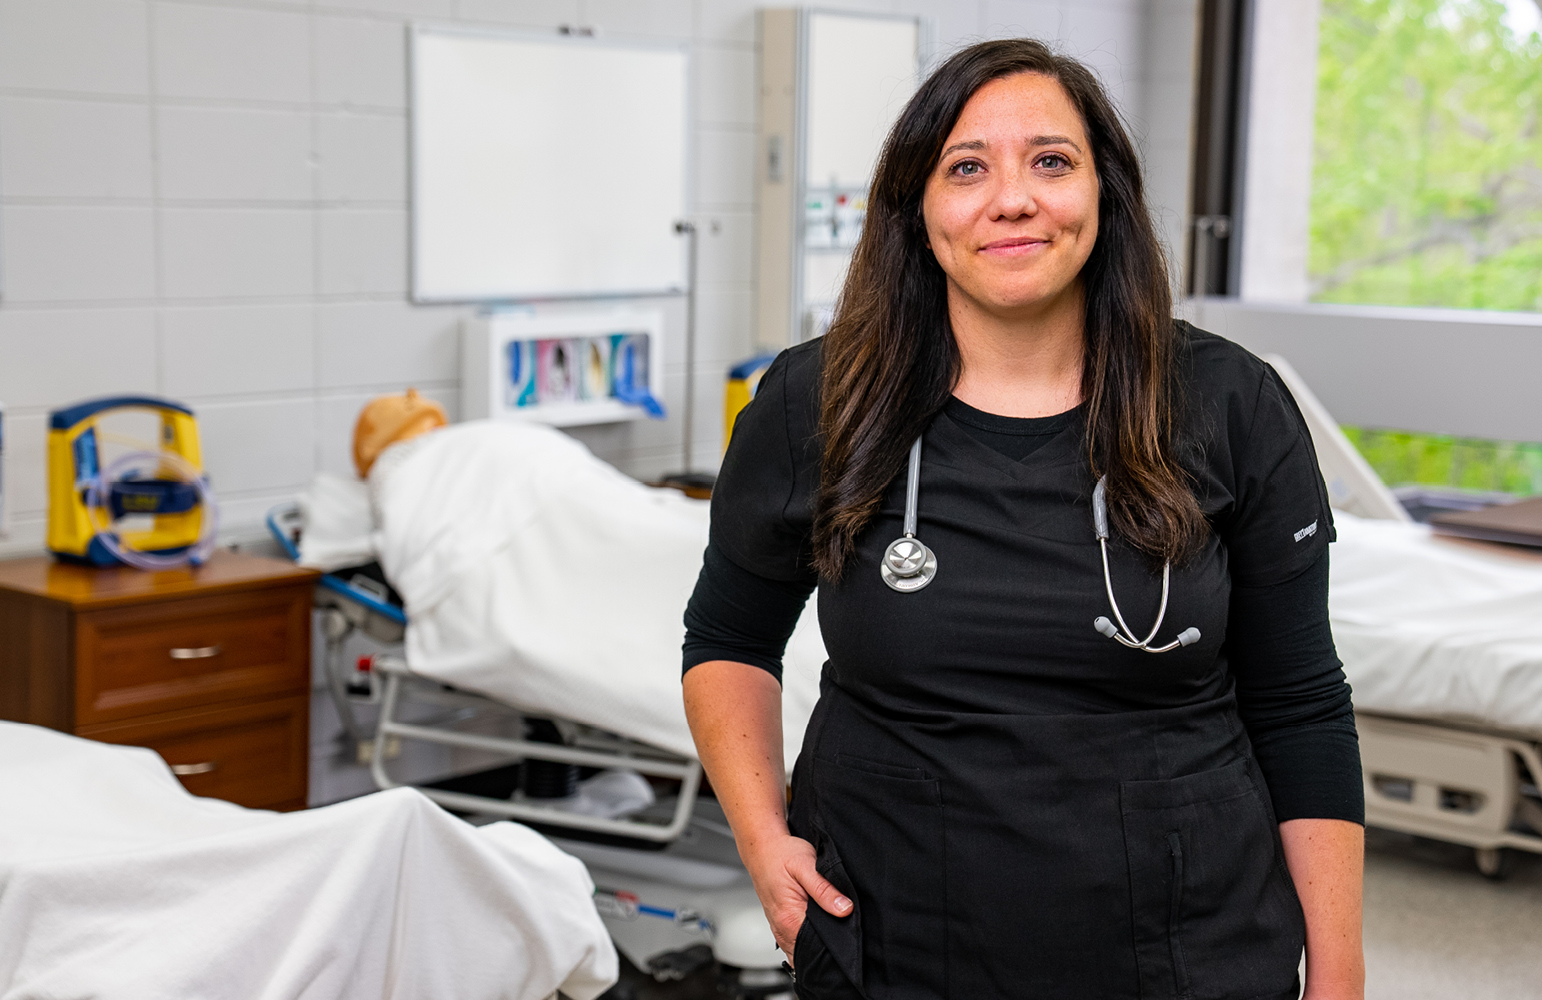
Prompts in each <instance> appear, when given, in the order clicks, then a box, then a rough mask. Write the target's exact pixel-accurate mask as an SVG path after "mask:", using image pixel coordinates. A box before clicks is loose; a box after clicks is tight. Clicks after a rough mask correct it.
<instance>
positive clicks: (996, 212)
mask: <svg viewBox="0 0 1542 1000" xmlns="http://www.w3.org/2000/svg"><path fill="white" fill-rule="evenodd" d="M997 178H998V183H997V185H996V190H995V191H994V192H992V199H991V206H990V208H991V212H990V216H991V219H992V220H995V221H1002V222H1011V221H1012V220H1013V219H1021V218H1032V217H1033V216H1034V215H1036V214H1038V211H1039V205H1038V202H1037V200H1036V199H1035V198H1034V195H1033V175H1032V174H1031V173H1030V172H1029V171H1027V170H1024V169H1022V168H1021V167H1008V168H1006V169H1003V170H1002V171H1000V172H999V173H998V174H997Z"/></svg>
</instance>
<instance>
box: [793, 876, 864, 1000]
mask: <svg viewBox="0 0 1542 1000" xmlns="http://www.w3.org/2000/svg"><path fill="white" fill-rule="evenodd" d="M818 907H819V904H818V903H815V902H814V901H813V900H810V901H809V909H810V910H814V909H818ZM792 964H793V978H794V982H793V992H794V993H795V994H796V995H797V998H798V1000H866V998H865V997H864V996H863V995H862V993H861V991H860V990H858V989H857V988H856V987H855V986H853V985H851V979H850V978H848V977H847V975H846V973H845V972H843V971H841V967H840V965H839V964H838V963H837V962H836V961H835V958H834V956H832V955H831V954H830V949H828V948H826V947H825V945H824V942H823V941H822V940H820V937H819V932H818V931H816V930H814V923H813V921H811V920H809V918H808V917H807V916H805V917H804V918H803V926H802V927H800V928H798V937H797V940H795V941H794V942H793V945H792Z"/></svg>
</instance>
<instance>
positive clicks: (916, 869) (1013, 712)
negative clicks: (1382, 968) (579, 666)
mask: <svg viewBox="0 0 1542 1000" xmlns="http://www.w3.org/2000/svg"><path fill="white" fill-rule="evenodd" d="M1176 335H1177V338H1178V342H1179V346H1180V349H1179V352H1178V366H1179V371H1180V373H1181V381H1182V384H1183V390H1184V391H1183V400H1184V402H1183V407H1182V410H1181V413H1182V421H1183V422H1182V426H1181V433H1180V435H1179V436H1180V440H1182V441H1183V442H1185V455H1187V456H1190V458H1189V461H1190V464H1191V465H1192V468H1191V469H1190V472H1191V473H1192V475H1193V476H1194V478H1195V494H1196V496H1197V498H1198V499H1199V502H1200V506H1201V508H1202V510H1203V511H1204V513H1205V514H1206V516H1207V518H1208V520H1209V522H1210V525H1211V526H1212V529H1213V530H1212V532H1211V533H1210V535H1209V537H1208V539H1207V541H1206V542H1205V544H1204V547H1203V548H1202V549H1201V551H1200V552H1199V554H1198V555H1197V556H1195V557H1193V558H1191V559H1190V560H1188V561H1186V562H1185V563H1184V564H1183V565H1181V566H1175V567H1173V569H1172V576H1171V592H1170V598H1169V602H1168V608H1167V615H1166V619H1165V622H1164V624H1163V626H1162V628H1161V630H1160V631H1159V632H1158V634H1157V636H1156V638H1155V640H1154V642H1153V645H1161V644H1165V643H1167V642H1170V641H1171V640H1172V639H1174V638H1175V637H1176V636H1177V634H1178V633H1179V632H1181V631H1182V630H1184V629H1186V628H1190V627H1195V628H1198V629H1199V631H1200V633H1201V636H1202V638H1201V639H1200V641H1199V642H1197V643H1195V644H1193V645H1191V646H1188V647H1184V648H1181V649H1178V650H1174V651H1172V652H1169V653H1163V654H1158V655H1153V654H1150V653H1146V652H1142V651H1139V650H1132V649H1127V648H1125V647H1123V646H1121V645H1119V644H1118V643H1116V642H1114V641H1113V640H1112V639H1109V638H1107V637H1105V636H1103V635H1101V634H1099V633H1098V632H1097V631H1096V630H1095V629H1094V628H1093V625H1092V622H1093V619H1094V618H1096V617H1098V616H1100V615H1111V612H1110V609H1109V605H1108V598H1107V596H1106V593H1105V590H1104V581H1103V566H1102V562H1101V559H1100V556H1099V547H1098V544H1097V540H1096V536H1095V534H1094V532H1093V527H1092V514H1091V495H1092V489H1093V486H1094V481H1093V479H1092V476H1091V474H1090V471H1089V470H1088V468H1087V460H1086V454H1085V442H1084V435H1085V430H1086V427H1085V418H1084V412H1083V409H1082V408H1077V409H1075V410H1072V411H1070V412H1069V413H1067V414H1065V415H1063V416H1062V418H1061V426H1060V427H1059V428H1058V430H1057V431H1056V432H1055V433H1053V434H1052V435H1048V436H1047V440H1043V441H1042V442H1038V443H1037V444H1036V446H1035V447H1033V448H1031V449H1030V450H1028V453H1027V454H1026V456H1025V457H1023V458H1022V459H1021V460H1015V459H1014V458H1011V457H1008V455H1005V454H1003V453H1002V452H1001V451H1000V450H998V449H997V448H993V447H991V446H990V445H988V444H986V443H983V442H982V440H981V439H980V437H979V435H978V433H972V432H971V431H974V432H978V431H979V430H980V428H978V427H976V428H969V427H965V426H963V423H965V422H967V421H968V420H969V414H968V412H967V408H965V410H963V411H961V410H960V409H959V408H958V407H949V408H945V409H944V410H943V411H942V412H941V413H939V414H938V415H937V417H936V418H935V419H934V420H933V421H932V423H931V424H930V425H929V426H928V427H927V429H926V430H925V432H924V435H923V446H922V459H921V472H920V503H919V524H918V530H917V535H918V537H919V538H920V539H921V540H922V541H924V542H925V543H926V544H927V545H929V546H930V547H931V548H932V550H933V551H934V552H935V553H936V556H937V561H938V570H937V575H936V578H935V579H934V580H933V581H932V582H931V584H930V585H928V586H927V587H925V588H924V589H922V590H920V591H917V592H914V593H908V594H905V593H897V592H895V591H893V590H891V589H890V588H889V587H887V586H886V585H885V584H884V583H883V581H882V579H881V577H880V573H879V560H880V558H881V557H882V555H883V552H884V549H885V548H886V546H887V545H888V544H889V542H890V541H892V540H893V539H894V538H896V537H899V536H900V534H901V533H902V519H903V515H904V500H905V475H904V472H903V470H900V474H899V475H897V476H896V478H895V480H894V482H893V483H892V484H891V487H890V488H889V490H888V492H887V494H886V496H885V498H884V501H883V504H882V507H881V509H880V510H879V512H878V514H877V515H876V516H875V517H874V518H873V520H872V522H871V523H870V524H869V526H868V527H867V528H866V529H865V530H864V532H863V533H862V534H861V536H860V537H859V539H858V543H857V551H856V555H855V557H854V558H853V560H852V562H851V563H850V564H849V565H848V567H847V568H846V571H845V573H844V574H843V576H842V577H841V578H840V579H839V580H835V581H831V580H817V582H818V584H819V590H818V594H819V616H820V626H821V631H822V632H823V635H824V640H825V645H826V648H827V650H828V652H829V660H828V662H827V663H826V665H825V671H824V676H823V681H822V687H821V698H820V702H819V705H818V707H817V708H816V710H815V714H814V717H813V719H812V720H811V722H810V725H809V729H808V733H807V736H806V737H805V745H804V752H803V754H802V755H801V756H800V758H799V761H798V764H797V767H796V769H795V771H794V775H793V805H792V809H791V814H790V816H789V824H790V826H791V827H792V828H793V831H794V832H795V833H796V834H798V835H799V836H803V837H806V838H807V839H809V840H810V841H812V842H813V843H814V845H815V848H816V851H817V852H818V855H819V868H820V871H821V872H822V873H824V874H825V875H826V877H827V878H830V879H831V881H832V882H834V883H835V884H836V885H837V887H838V888H840V889H841V890H842V891H843V892H845V893H847V894H848V895H849V896H850V897H851V898H852V899H853V900H854V901H855V903H856V907H855V911H854V913H853V915H852V916H851V917H848V918H845V919H837V918H834V917H831V916H830V915H828V914H826V913H824V912H823V911H822V910H820V909H819V908H818V907H817V906H811V907H810V910H809V914H808V919H807V920H806V921H805V924H804V927H803V930H802V931H800V933H799V937H798V945H797V958H796V964H797V965H798V967H799V970H800V986H799V992H800V994H803V995H804V996H847V995H852V996H856V995H864V994H865V995H867V996H870V997H917V998H921V997H926V998H932V997H969V998H975V997H994V996H1001V997H1014V996H1033V997H1067V998H1069V997H1111V998H1112V997H1130V998H1135V997H1153V996H1164V997H1165V996H1173V997H1189V996H1192V997H1217V998H1219V997H1236V998H1239V1000H1240V998H1253V997H1275V996H1279V997H1285V996H1294V995H1295V994H1294V993H1293V992H1292V991H1293V990H1294V989H1295V988H1296V983H1295V977H1296V967H1297V962H1298V959H1299V956H1300V951H1301V945H1302V941H1303V926H1302V916H1301V911H1300V907H1299V904H1298V902H1297V901H1296V898H1295V894H1294V888H1293V886H1292V885H1291V882H1290V878H1289V875H1288V872H1287V871H1286V869H1285V867H1284V862H1283V856H1282V854H1281V852H1280V849H1279V841H1278V834H1277V831H1276V821H1275V815H1274V813H1273V810H1272V807H1271V804H1270V800H1269V795H1268V790H1267V788H1266V787H1265V784H1264V780H1263V776H1262V774H1261V773H1260V771H1259V769H1258V766H1257V764H1256V762H1255V760H1254V757H1253V753H1252V747H1251V744H1250V743H1249V740H1248V736H1247V733H1246V731H1245V728H1244V727H1243V725H1242V724H1241V721H1240V716H1239V713H1238V709H1237V703H1236V698H1235V695H1234V690H1233V688H1234V682H1233V678H1232V676H1231V672H1230V671H1229V669H1228V661H1227V651H1228V643H1227V625H1228V617H1229V614H1228V612H1229V605H1230V598H1231V594H1232V591H1233V588H1247V587H1267V586H1269V585H1270V584H1273V583H1278V582H1281V581H1286V580H1290V579H1292V578H1294V577H1298V576H1300V575H1301V574H1302V573H1303V571H1305V570H1306V569H1308V568H1309V567H1311V566H1313V565H1314V564H1316V563H1318V562H1319V561H1320V559H1321V557H1322V556H1323V553H1324V550H1325V547H1326V546H1327V544H1328V542H1329V541H1330V540H1331V539H1332V537H1333V523H1332V519H1331V514H1330V512H1329V508H1328V503H1327V496H1326V491H1325V490H1324V488H1323V484H1322V478H1321V475H1320V474H1319V472H1318V468H1317V461H1316V456H1315V454H1314V452H1313V449H1312V445H1311V440H1310V437H1309V435H1308V433H1307V431H1306V428H1305V425H1304V422H1303V420H1302V418H1301V416H1300V413H1299V411H1298V410H1297V409H1296V407H1295V405H1294V402H1293V401H1292V400H1291V398H1290V395H1289V393H1288V392H1287V391H1286V390H1285V389H1284V387H1283V386H1282V385H1281V383H1280V381H1279V379H1278V377H1277V376H1276V375H1275V374H1274V372H1273V371H1272V369H1270V368H1269V367H1268V366H1267V365H1265V364H1264V363H1262V362H1261V361H1259V360H1258V359H1257V358H1255V357H1253V356H1252V355H1251V354H1249V353H1247V352H1246V351H1244V350H1242V349H1241V348H1239V347H1237V346H1236V345H1234V344H1231V343H1230V342H1228V341H1226V340H1223V339H1221V338H1219V337H1215V336H1213V335H1211V334H1207V333H1203V332H1201V331H1198V330H1195V329H1193V328H1192V327H1190V326H1188V325H1187V324H1182V323H1180V324H1178V329H1177V331H1176ZM819 369H820V345H819V342H818V341H815V342H811V343H808V344H804V345H800V346H799V347H796V348H793V349H791V350H789V351H786V352H784V353H783V355H782V356H781V357H780V358H779V359H778V360H777V362H776V363H775V364H774V365H773V366H772V367H771V369H770V370H768V371H767V373H766V375H765V377H764V378H763V379H762V381H761V384H760V388H759V391H758V393H757V395H756V398H755V400H754V401H753V402H752V403H751V404H750V406H749V407H747V408H746V409H745V411H744V412H743V413H742V414H741V415H740V417H739V418H738V422H737V424H736V427H735V430H734V435H733V439H732V442H731V445H730V447H729V451H728V454H727V455H726V457H725V459H724V463H723V469H722V473H721V476H720V478H719V481H718V485H717V488H716V490H715V492H714V496H713V511H712V546H713V547H714V548H715V549H717V550H719V551H720V552H721V553H722V555H724V556H726V557H727V558H728V559H729V560H731V561H732V562H733V563H734V564H736V565H737V566H739V567H742V568H743V569H745V570H747V571H749V572H751V573H754V574H756V575H758V576H760V577H763V578H765V579H768V580H775V581H782V582H785V583H787V584H796V585H811V584H813V583H815V582H816V577H815V574H814V573H813V570H812V569H811V561H810V552H811V545H810V534H811V510H812V499H813V495H814V490H815V488H816V487H817V482H818V470H819V441H818V433H817V424H818V408H819V401H818V384H819ZM1109 558H1110V566H1111V574H1112V580H1113V587H1114V594H1115V596H1116V597H1117V599H1118V601H1119V606H1120V609H1121V610H1122V611H1123V613H1124V616H1125V619H1126V621H1127V622H1128V623H1129V625H1130V627H1131V629H1132V630H1134V631H1135V632H1136V633H1137V634H1138V635H1140V636H1141V637H1144V636H1145V634H1146V632H1147V631H1148V630H1149V629H1150V627H1151V624H1152V622H1153V621H1154V619H1155V615H1156V609H1157V606H1158V603H1159V601H1160V594H1161V572H1160V568H1159V567H1158V568H1153V567H1152V566H1150V564H1149V562H1148V561H1147V560H1146V559H1145V558H1144V557H1143V556H1141V555H1139V554H1138V553H1136V552H1134V551H1132V550H1131V549H1129V548H1128V547H1127V546H1126V545H1124V544H1123V543H1122V542H1121V541H1119V540H1118V538H1117V537H1115V538H1113V539H1111V540H1110V545H1109ZM821 984H822V985H821Z"/></svg>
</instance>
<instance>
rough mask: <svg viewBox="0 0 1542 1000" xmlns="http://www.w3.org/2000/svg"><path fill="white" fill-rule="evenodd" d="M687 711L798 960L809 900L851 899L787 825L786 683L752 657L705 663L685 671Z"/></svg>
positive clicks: (748, 861) (838, 906) (721, 800)
mask: <svg viewBox="0 0 1542 1000" xmlns="http://www.w3.org/2000/svg"><path fill="white" fill-rule="evenodd" d="M685 717H686V719H687V720H688V721H689V722H690V725H691V736H692V737H694V738H695V740H696V750H697V753H698V754H700V756H701V764H702V767H703V768H705V769H706V772H707V778H708V780H710V781H711V782H712V790H713V791H714V792H716V793H717V800H718V804H719V805H721V806H722V807H723V813H724V815H726V816H727V817H728V825H729V826H731V827H733V831H734V840H735V841H736V842H737V843H738V845H739V856H740V857H741V858H742V859H743V860H744V866H745V868H747V869H749V873H750V878H751V880H753V882H754V883H755V892H756V894H757V895H759V897H760V905H761V906H762V907H764V908H765V911H766V919H767V920H768V921H770V923H771V933H772V934H774V935H775V936H776V944H777V947H779V948H781V949H782V951H783V952H784V953H785V954H786V955H787V959H788V961H789V962H790V961H791V960H792V945H793V940H794V939H795V938H796V937H797V936H798V929H799V928H800V927H801V926H802V925H803V914H804V910H805V909H807V906H808V900H809V899H810V898H812V899H813V900H814V901H815V902H816V903H818V904H819V905H820V906H821V907H823V908H824V909H825V910H827V911H829V912H830V913H833V914H834V915H835V916H837V917H844V916H846V915H847V914H849V913H850V912H851V900H849V899H847V898H846V897H845V896H842V895H841V894H840V892H839V891H837V890H836V888H835V886H833V885H831V884H830V883H829V882H828V881H826V880H825V878H824V877H823V876H821V875H820V874H819V873H818V872H816V871H815V870H814V846H813V845H812V844H810V843H809V842H808V841H806V840H803V839H801V838H798V837H794V836H793V835H792V834H791V833H789V832H788V831H787V815H786V802H787V792H786V789H787V776H786V773H785V769H784V767H783V765H782V686H781V684H779V683H778V682H777V679H776V678H775V677H773V676H772V675H771V674H770V673H768V672H767V671H765V670H763V669H761V668H760V667H752V666H750V665H749V664H748V663H735V662H733V661H731V660H711V661H708V662H706V663H699V664H697V665H696V666H694V667H692V668H691V669H690V670H689V671H687V672H686V675H685Z"/></svg>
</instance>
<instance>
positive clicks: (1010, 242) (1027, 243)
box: [980, 236, 1049, 257]
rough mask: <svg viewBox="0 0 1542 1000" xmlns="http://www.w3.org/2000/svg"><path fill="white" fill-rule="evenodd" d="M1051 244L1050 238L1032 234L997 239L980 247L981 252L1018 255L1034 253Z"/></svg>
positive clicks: (994, 254) (1010, 255) (996, 254)
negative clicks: (1045, 238)
mask: <svg viewBox="0 0 1542 1000" xmlns="http://www.w3.org/2000/svg"><path fill="white" fill-rule="evenodd" d="M1048 245H1049V240H1041V239H1035V238H1033V237H1031V236H1015V237H1013V238H1011V239H1006V240H995V241H993V242H990V243H987V244H985V245H984V246H983V247H981V248H980V252H981V253H988V254H991V255H993V256H1000V257H1017V256H1021V255H1022V254H1026V253H1032V252H1033V251H1034V250H1036V249H1038V248H1039V247H1045V246H1048Z"/></svg>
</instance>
